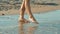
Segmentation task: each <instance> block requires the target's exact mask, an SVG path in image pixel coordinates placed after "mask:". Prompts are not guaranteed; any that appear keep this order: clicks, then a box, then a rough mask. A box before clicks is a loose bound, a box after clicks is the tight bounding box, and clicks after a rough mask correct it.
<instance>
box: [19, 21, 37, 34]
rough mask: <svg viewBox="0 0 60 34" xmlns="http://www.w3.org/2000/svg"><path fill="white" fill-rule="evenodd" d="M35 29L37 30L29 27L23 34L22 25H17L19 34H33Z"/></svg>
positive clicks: (34, 27) (35, 27)
mask: <svg viewBox="0 0 60 34" xmlns="http://www.w3.org/2000/svg"><path fill="white" fill-rule="evenodd" d="M27 26H28V25H27ZM36 29H37V26H29V27H28V28H27V29H26V30H27V32H25V28H24V24H23V23H22V22H20V23H19V34H34V32H35V31H36Z"/></svg>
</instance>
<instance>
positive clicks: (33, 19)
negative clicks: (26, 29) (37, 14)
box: [29, 18, 39, 24]
mask: <svg viewBox="0 0 60 34" xmlns="http://www.w3.org/2000/svg"><path fill="white" fill-rule="evenodd" d="M29 20H30V21H32V22H33V23H36V24H39V23H38V22H37V21H36V20H35V18H29Z"/></svg>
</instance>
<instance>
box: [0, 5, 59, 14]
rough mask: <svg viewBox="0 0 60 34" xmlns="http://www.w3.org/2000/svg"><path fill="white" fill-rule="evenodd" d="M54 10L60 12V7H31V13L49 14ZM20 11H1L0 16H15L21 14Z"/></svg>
mask: <svg viewBox="0 0 60 34" xmlns="http://www.w3.org/2000/svg"><path fill="white" fill-rule="evenodd" d="M52 10H60V5H57V6H54V5H31V11H32V13H41V12H48V11H52ZM19 12H20V11H19V10H16V9H11V10H8V11H0V15H2V14H5V15H14V14H19Z"/></svg>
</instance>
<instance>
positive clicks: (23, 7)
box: [19, 0, 38, 24]
mask: <svg viewBox="0 0 60 34" xmlns="http://www.w3.org/2000/svg"><path fill="white" fill-rule="evenodd" d="M25 11H26V12H27V14H28V15H29V20H30V21H32V22H33V23H36V24H38V22H37V21H36V19H35V18H34V16H33V15H32V12H31V7H30V0H23V2H22V5H21V8H20V17H19V22H23V23H28V22H29V21H28V20H26V19H25V18H24V13H25Z"/></svg>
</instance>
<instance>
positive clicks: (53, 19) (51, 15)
mask: <svg viewBox="0 0 60 34" xmlns="http://www.w3.org/2000/svg"><path fill="white" fill-rule="evenodd" d="M33 15H34V17H35V18H36V20H37V21H38V22H39V24H38V25H36V24H34V23H32V22H31V23H28V24H25V26H24V28H26V30H27V28H28V27H30V26H32V27H33V26H37V29H36V30H35V32H34V34H60V10H54V11H49V12H45V13H39V14H33ZM18 18H19V15H5V16H0V34H18V24H19V23H18ZM25 18H26V19H28V16H27V15H25Z"/></svg>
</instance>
